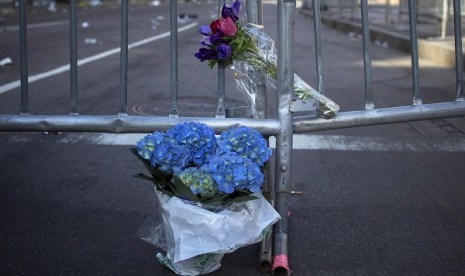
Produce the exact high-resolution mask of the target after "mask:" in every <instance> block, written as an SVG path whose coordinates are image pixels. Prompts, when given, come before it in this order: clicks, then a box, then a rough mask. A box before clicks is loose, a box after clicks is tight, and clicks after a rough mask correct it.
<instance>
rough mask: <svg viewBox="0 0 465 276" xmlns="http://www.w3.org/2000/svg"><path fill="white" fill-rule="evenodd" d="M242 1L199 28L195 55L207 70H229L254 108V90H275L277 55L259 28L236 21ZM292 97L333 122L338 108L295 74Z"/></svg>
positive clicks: (222, 11)
mask: <svg viewBox="0 0 465 276" xmlns="http://www.w3.org/2000/svg"><path fill="white" fill-rule="evenodd" d="M240 6H241V1H240V0H236V1H234V2H233V3H232V4H230V5H224V6H223V8H222V9H221V15H220V16H219V18H218V19H216V20H214V21H212V22H211V24H210V25H209V26H201V27H200V29H199V32H200V34H202V35H203V37H202V39H201V42H200V43H201V45H202V47H201V48H200V49H199V51H198V52H197V53H196V54H195V57H196V58H198V59H199V60H200V61H202V62H203V61H208V65H209V66H210V68H213V67H214V66H215V65H216V64H217V63H218V64H219V65H220V66H225V67H227V66H231V68H232V69H233V70H234V76H235V78H236V81H237V84H238V86H239V88H240V90H241V91H242V92H244V93H245V94H246V95H247V96H248V97H249V100H250V101H251V102H252V104H254V93H255V92H254V87H256V85H257V84H259V83H262V82H263V80H262V79H263V77H264V79H265V83H266V84H268V85H270V86H272V87H274V88H276V81H277V73H278V70H277V54H276V49H275V46H274V45H275V43H274V41H273V39H271V37H270V36H268V35H267V34H266V33H265V32H264V31H263V30H262V26H259V25H255V24H250V23H246V22H243V21H241V20H239V10H240ZM294 93H295V96H296V98H297V99H300V100H308V99H314V100H316V101H317V102H318V105H319V109H320V110H321V114H322V115H323V116H324V117H325V118H332V117H334V116H335V115H336V113H337V111H338V110H339V106H338V105H337V104H336V103H335V102H333V101H332V100H330V99H329V98H327V97H326V96H324V95H323V94H321V93H319V92H318V91H316V90H315V89H314V88H312V87H311V86H310V85H308V84H307V83H305V82H304V81H303V80H302V79H301V78H300V77H299V76H297V75H295V74H294Z"/></svg>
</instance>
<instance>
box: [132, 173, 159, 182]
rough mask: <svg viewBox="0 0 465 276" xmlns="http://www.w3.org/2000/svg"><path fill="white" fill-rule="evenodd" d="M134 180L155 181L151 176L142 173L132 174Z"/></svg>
mask: <svg viewBox="0 0 465 276" xmlns="http://www.w3.org/2000/svg"><path fill="white" fill-rule="evenodd" d="M133 176H134V177H135V178H140V179H144V180H149V181H152V182H154V181H155V179H154V178H153V177H151V176H148V175H145V174H143V173H138V174H134V175H133Z"/></svg>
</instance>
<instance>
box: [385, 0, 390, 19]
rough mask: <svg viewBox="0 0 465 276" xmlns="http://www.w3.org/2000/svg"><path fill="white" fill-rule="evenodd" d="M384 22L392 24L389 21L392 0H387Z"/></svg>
mask: <svg viewBox="0 0 465 276" xmlns="http://www.w3.org/2000/svg"><path fill="white" fill-rule="evenodd" d="M384 16H385V17H384V22H385V23H386V24H390V23H389V18H390V16H391V1H390V0H386V14H385V15H384Z"/></svg>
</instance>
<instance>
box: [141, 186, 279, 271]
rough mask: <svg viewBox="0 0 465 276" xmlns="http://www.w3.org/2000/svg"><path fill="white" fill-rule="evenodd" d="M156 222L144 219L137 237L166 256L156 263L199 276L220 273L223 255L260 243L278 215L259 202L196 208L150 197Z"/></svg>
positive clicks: (258, 198)
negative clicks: (154, 201)
mask: <svg viewBox="0 0 465 276" xmlns="http://www.w3.org/2000/svg"><path fill="white" fill-rule="evenodd" d="M155 193H156V195H157V198H158V201H159V204H160V205H159V210H157V212H158V216H156V215H155V216H154V215H153V214H152V215H151V216H149V218H148V220H147V221H146V223H144V224H143V225H142V226H141V228H140V229H139V231H138V233H137V235H138V236H139V237H140V238H142V239H143V240H145V241H147V242H149V243H152V244H154V245H155V246H157V247H159V248H160V249H162V250H163V251H166V256H163V255H161V254H159V255H157V257H158V259H159V260H160V261H161V262H162V263H163V264H164V265H166V266H167V267H169V268H170V269H172V270H173V271H174V272H175V273H177V274H179V275H201V274H206V273H209V272H212V271H214V270H216V269H218V268H219V267H220V263H219V261H220V260H221V258H222V256H223V254H225V253H230V252H233V251H235V250H236V249H238V248H240V247H243V246H247V245H250V244H254V243H257V242H260V241H261V240H262V239H263V238H264V236H265V235H266V233H267V231H268V229H269V228H270V227H271V225H272V224H273V223H275V222H276V221H278V220H279V218H280V216H279V214H278V213H277V212H276V211H275V210H274V208H273V207H272V206H271V205H270V203H268V201H266V199H265V198H263V196H262V194H261V193H255V194H252V195H253V196H255V197H256V199H253V200H249V201H244V202H234V203H227V204H217V205H201V204H199V203H193V202H189V201H185V200H182V199H180V198H177V197H170V196H167V195H166V194H163V193H161V192H159V191H155Z"/></svg>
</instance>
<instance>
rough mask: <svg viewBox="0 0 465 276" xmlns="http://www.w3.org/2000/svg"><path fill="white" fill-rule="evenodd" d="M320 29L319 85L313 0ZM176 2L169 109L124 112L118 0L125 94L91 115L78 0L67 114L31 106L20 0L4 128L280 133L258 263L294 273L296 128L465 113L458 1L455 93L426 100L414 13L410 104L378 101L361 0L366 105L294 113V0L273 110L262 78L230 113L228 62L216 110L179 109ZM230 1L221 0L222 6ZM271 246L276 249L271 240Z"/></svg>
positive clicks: (257, 14) (284, 25) (285, 17)
mask: <svg viewBox="0 0 465 276" xmlns="http://www.w3.org/2000/svg"><path fill="white" fill-rule="evenodd" d="M312 1H313V4H312V7H313V20H314V35H315V43H316V47H315V57H316V61H317V62H316V72H317V87H318V91H320V92H321V93H324V92H325V85H324V60H323V58H322V57H323V55H322V39H321V17H320V13H319V10H320V9H319V7H320V5H321V3H320V0H312ZM170 2H171V4H170V10H171V20H170V23H171V24H170V25H171V33H172V34H173V35H172V36H171V49H172V52H171V64H172V67H171V108H170V113H169V114H167V116H166V117H159V116H133V115H128V113H127V62H128V61H127V55H128V22H127V18H128V1H127V0H122V1H121V51H120V94H119V108H118V114H115V115H98V116H88V115H80V114H79V108H78V104H77V103H78V89H77V88H78V78H77V56H76V52H77V46H76V45H77V19H76V18H77V7H76V1H70V43H71V44H70V45H71V47H70V80H71V86H70V105H71V106H70V112H69V115H31V114H29V108H28V104H29V103H28V99H29V96H28V71H27V50H26V49H27V19H26V1H24V0H20V1H19V10H20V18H19V22H20V31H19V32H20V48H21V55H20V56H21V59H20V63H21V69H20V71H21V105H20V106H21V107H20V111H19V114H18V115H10V114H0V131H18V132H19V131H31V132H32V131H51V132H53V131H61V132H108V133H148V132H152V131H154V130H161V131H163V130H166V129H168V128H169V127H171V126H174V125H175V124H177V123H180V122H187V121H198V122H201V123H205V124H207V125H209V126H211V127H212V128H213V129H214V130H215V132H217V133H219V132H221V131H224V130H226V129H227V128H230V127H233V126H237V125H245V126H248V127H251V128H254V129H257V130H258V131H259V132H261V133H262V134H263V135H265V136H275V137H276V150H275V155H274V157H275V167H274V168H269V171H270V172H271V173H272V174H274V185H273V186H274V187H272V188H271V191H267V192H270V193H271V194H272V196H271V198H274V203H275V208H276V210H277V211H278V212H279V214H280V215H281V217H282V219H281V220H280V221H279V222H278V223H277V224H276V225H275V227H274V231H273V238H272V239H271V238H270V237H268V238H267V239H265V242H264V244H262V252H263V251H266V252H271V251H273V255H272V256H270V255H269V254H268V256H262V255H263V254H262V255H261V260H260V268H261V270H271V271H272V272H273V273H274V274H275V275H289V274H290V268H289V264H288V243H287V240H288V233H289V229H288V218H287V214H288V201H289V195H290V193H291V190H290V188H291V184H292V174H291V168H292V151H293V144H292V137H293V134H294V133H301V132H313V131H320V130H328V129H338V128H349V127H360V126H369V125H379V124H389V123H399V122H409V121H415V120H427V119H436V118H447V117H457V116H465V101H464V99H465V94H464V88H463V59H462V56H463V54H462V30H461V12H460V11H461V7H460V5H461V1H460V0H454V2H453V7H454V23H455V24H454V26H455V28H454V36H455V50H456V98H455V99H451V101H449V102H443V103H434V104H423V103H422V100H421V90H420V85H419V77H418V70H419V66H418V45H417V39H418V35H417V33H416V22H415V20H410V38H411V57H412V59H411V60H412V87H413V89H412V92H413V93H412V94H413V95H412V105H411V106H398V107H389V108H375V106H374V102H373V91H372V87H371V82H372V80H371V55H370V38H369V36H370V33H369V20H368V13H367V8H368V4H367V0H361V3H360V5H361V12H362V15H361V16H362V26H363V27H362V28H363V41H362V43H363V49H364V51H363V61H364V74H365V110H358V111H351V112H340V113H339V114H338V115H337V116H336V117H335V118H332V119H324V118H321V117H319V116H318V115H306V116H294V114H293V110H292V108H291V104H292V101H293V100H294V95H293V83H294V73H293V72H294V69H293V68H294V64H293V56H294V52H293V40H294V29H293V27H294V20H295V16H296V1H295V0H278V1H277V4H278V13H277V19H278V24H277V25H278V26H277V35H278V37H277V52H278V79H277V89H276V107H275V109H276V113H277V117H276V118H268V117H267V114H266V109H267V99H266V87H265V84H264V83H262V84H259V85H258V86H257V91H256V92H257V102H258V105H257V110H258V116H257V117H256V118H226V110H225V106H224V86H225V72H224V70H225V68H221V67H220V68H219V69H218V88H217V110H216V114H215V117H214V118H205V117H180V116H179V112H178V107H177V98H178V95H177V92H178V91H177V89H178V88H177V60H178V57H177V28H178V27H177V21H176V18H175V16H173V15H177V1H170ZM224 3H225V1H224V0H220V1H218V9H220V7H221V6H222V5H223V4H224ZM408 4H409V18H411V19H412V18H416V10H417V9H416V6H415V1H414V0H409V2H408ZM247 9H248V18H249V21H251V22H252V23H257V24H261V22H262V12H261V9H262V1H261V0H249V1H247ZM270 247H272V248H273V250H271V248H270Z"/></svg>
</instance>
